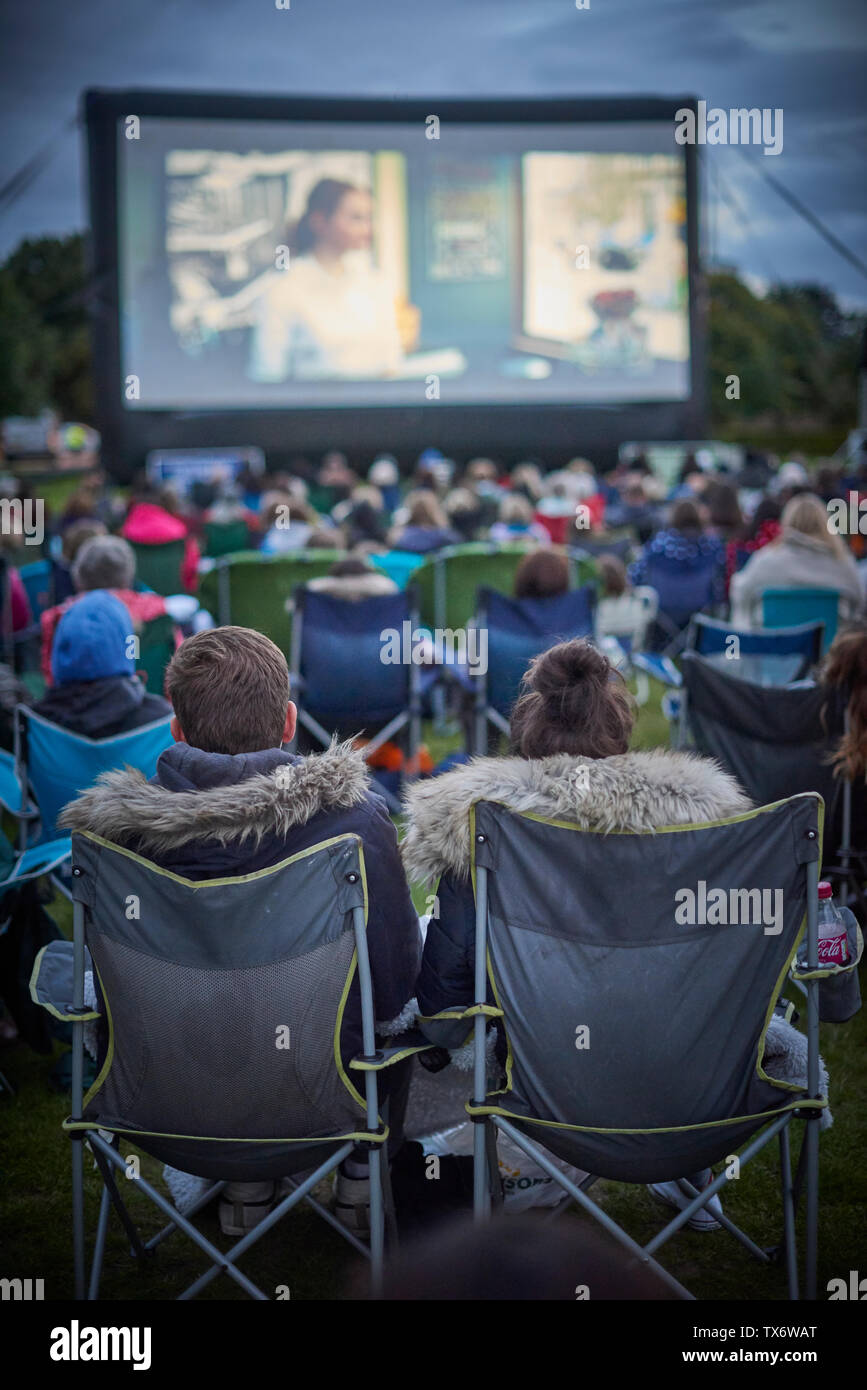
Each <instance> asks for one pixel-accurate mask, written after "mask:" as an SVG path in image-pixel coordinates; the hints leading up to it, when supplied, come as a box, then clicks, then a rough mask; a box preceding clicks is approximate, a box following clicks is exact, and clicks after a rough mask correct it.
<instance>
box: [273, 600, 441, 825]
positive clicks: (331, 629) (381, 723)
mask: <svg viewBox="0 0 867 1390" xmlns="http://www.w3.org/2000/svg"><path fill="white" fill-rule="evenodd" d="M415 603H416V600H415V591H414V590H413V589H408V590H406V591H404V592H403V593H396V594H383V595H380V596H378V597H374V598H368V599H361V600H359V601H358V602H352V601H350V600H348V599H340V598H334V597H333V596H332V595H330V594H322V593H317V592H315V591H314V590H311V589H298V590H297V592H296V595H295V615H294V624H293V630H292V661H291V689H292V692H293V697H294V699H295V701H296V704H297V706H298V723H299V725H300V726H301V727H302V728H304V729H306V730H307V732H308V733H310V734H312V736H313V737H314V738H315V739H316V741H317V742H318V743H321V744H322V746H323V747H325V748H327V747H328V746H329V744H330V743H331V740H332V738H333V736H334V735H335V734H339V735H342V736H344V737H348V736H352V735H355V734H360V733H362V732H364V731H366V730H371V731H373V733H372V736H371V737H370V740H369V742H368V743H367V744H366V745H365V748H364V756H365V758H366V759H368V760H369V759H370V758H372V757H373V756H374V754H375V753H376V752H377V751H378V750H379V749H380V748H381V747H382V745H383V744H384V743H387V742H388V741H389V740H390V739H392V738H393V737H394V735H395V734H397V733H400V731H401V730H402V729H406V730H407V732H408V735H409V738H408V744H409V747H408V758H409V765H410V768H412V769H414V768H415V766H416V760H417V755H418V750H419V745H420V743H421V680H422V673H421V669H420V667H419V666H417V665H416V664H414V663H413V662H412V661H411V660H410V659H409V657H410V656H411V654H412V646H413V634H414V633H415V632H416V629H417V628H418V621H419V619H418V610H417V608H416V606H415ZM389 633H392V634H396V635H397V641H398V651H397V653H396V654H397V655H399V656H400V657H401V658H402V659H401V660H399V661H397V662H393V661H389V660H387V657H388V656H389V655H390V654H395V653H389V651H388V650H387V648H386V646H385V645H384V644H385V643H386V640H387V634H389ZM378 789H379V791H380V792H381V794H382V795H383V796H384V797H385V799H386V801H387V802H388V804H389V805H390V806H391V808H392V810H394V811H396V812H399V811H400V810H401V802H400V798H399V797H398V796H396V795H395V794H394V793H393V792H392V791H391V790H390V789H389V788H388V787H387V786H385V785H384V784H381V785H380V786H379V788H378Z"/></svg>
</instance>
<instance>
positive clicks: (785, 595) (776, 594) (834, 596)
mask: <svg viewBox="0 0 867 1390" xmlns="http://www.w3.org/2000/svg"><path fill="white" fill-rule="evenodd" d="M839 608H840V595H839V593H838V592H837V590H836V589H765V591H764V593H763V594H762V626H763V627H792V626H794V625H795V624H803V623H824V624H825V635H824V641H823V644H822V652H823V653H824V652H826V651H827V650H828V648H829V647H830V645H831V643H832V642H833V640H834V638H835V637H836V635H837V623H838V615H839Z"/></svg>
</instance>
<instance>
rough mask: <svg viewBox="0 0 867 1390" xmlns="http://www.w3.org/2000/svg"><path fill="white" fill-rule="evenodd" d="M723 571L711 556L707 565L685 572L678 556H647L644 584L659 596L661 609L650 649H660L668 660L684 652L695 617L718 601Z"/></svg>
mask: <svg viewBox="0 0 867 1390" xmlns="http://www.w3.org/2000/svg"><path fill="white" fill-rule="evenodd" d="M720 572H721V557H720V556H715V555H709V556H708V557H707V560H706V563H704V564H702V565H699V566H698V567H696V568H695V569H691V570H687V569H684V567H683V566H682V565H681V564H680V562H679V561H678V560H677V559H676V558H675V557H669V556H667V555H651V556H649V557H648V561H647V568H646V573H645V575H644V578H643V582H644V583H645V584H649V585H650V587H651V588H652V589H655V590H656V592H657V594H658V595H659V609H658V611H657V615H656V620H655V623H654V624H653V627H652V629H651V633H649V634H648V643H647V645H648V647H651V648H653V649H654V650H656V651H660V650H661V651H662V653H663V655H664V656H669V657H673V656H677V655H678V653H679V652H681V651H682V650H683V648H684V646H685V645H686V640H687V632H688V629H689V624H690V621H691V620H692V618H693V617H694V616H695V614H696V613H700V612H702V611H704V610H707V609H710V608H712V607H713V606H714V604H715V603H716V602H717V580H718V577H719V575H720Z"/></svg>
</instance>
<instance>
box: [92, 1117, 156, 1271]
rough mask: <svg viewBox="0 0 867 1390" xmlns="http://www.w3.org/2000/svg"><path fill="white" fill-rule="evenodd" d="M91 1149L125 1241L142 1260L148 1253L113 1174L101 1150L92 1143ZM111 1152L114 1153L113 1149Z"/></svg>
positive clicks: (123, 1166)
mask: <svg viewBox="0 0 867 1390" xmlns="http://www.w3.org/2000/svg"><path fill="white" fill-rule="evenodd" d="M109 1147H111V1146H109V1145H106V1148H109ZM91 1148H92V1149H93V1156H94V1158H95V1159H96V1164H97V1167H98V1168H99V1171H100V1173H101V1174H102V1181H103V1183H104V1184H105V1188H106V1191H107V1192H108V1195H109V1197H110V1198H111V1202H112V1205H113V1206H114V1209H115V1211H116V1212H117V1214H118V1217H119V1218H120V1223H121V1225H122V1226H123V1229H124V1230H125V1231H126V1234H127V1239H128V1240H129V1243H130V1246H131V1248H132V1253H133V1254H134V1255H135V1257H136V1259H139V1260H140V1259H144V1257H145V1255H146V1254H147V1253H148V1252H147V1250H146V1249H145V1247H144V1244H143V1242H142V1238H141V1236H140V1235H139V1233H138V1229H137V1227H136V1224H135V1222H134V1221H133V1219H132V1217H131V1216H130V1214H129V1212H128V1211H127V1208H126V1203H125V1202H124V1200H123V1198H122V1197H121V1195H120V1191H119V1190H118V1186H117V1183H116V1182H115V1179H114V1173H113V1172H112V1170H111V1166H110V1164H109V1161H108V1160H107V1158H106V1156H105V1153H104V1151H103V1149H102V1148H101V1147H100V1146H99V1145H98V1144H97V1143H95V1142H93V1141H92V1142H91ZM112 1152H114V1150H113V1148H112ZM120 1166H121V1167H122V1168H124V1171H126V1166H125V1164H124V1163H123V1161H122V1160H121V1162H120Z"/></svg>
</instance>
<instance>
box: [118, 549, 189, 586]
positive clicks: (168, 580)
mask: <svg viewBox="0 0 867 1390" xmlns="http://www.w3.org/2000/svg"><path fill="white" fill-rule="evenodd" d="M131 544H132V548H133V550H134V551H135V572H136V578H137V579H138V580H139V581H140V582H141V583H142V584H146V585H147V587H148V588H149V589H153V591H154V593H155V594H162V596H163V598H165V597H166V596H167V595H168V594H182V593H183V592H184V585H183V580H182V579H181V574H182V572H183V567H184V555H185V553H186V541H184V540H177V541H163V542H161V543H160V544H158V545H143V544H141V543H140V542H137V541H133V542H131Z"/></svg>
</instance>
